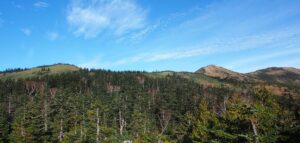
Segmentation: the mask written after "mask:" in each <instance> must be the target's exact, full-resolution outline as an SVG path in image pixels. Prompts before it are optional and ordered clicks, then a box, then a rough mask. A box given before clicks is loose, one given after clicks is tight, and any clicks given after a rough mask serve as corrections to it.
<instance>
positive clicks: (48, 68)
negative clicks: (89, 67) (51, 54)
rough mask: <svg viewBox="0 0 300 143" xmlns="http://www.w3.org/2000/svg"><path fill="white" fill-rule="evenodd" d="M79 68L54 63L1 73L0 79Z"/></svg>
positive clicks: (33, 75)
mask: <svg viewBox="0 0 300 143" xmlns="http://www.w3.org/2000/svg"><path fill="white" fill-rule="evenodd" d="M78 70H79V68H78V67H76V66H74V65H69V64H55V65H49V66H41V67H36V68H32V69H28V70H24V71H18V72H12V73H1V74H0V79H17V78H30V77H37V76H43V75H47V74H58V73H64V72H72V71H78Z"/></svg>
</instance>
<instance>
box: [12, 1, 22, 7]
mask: <svg viewBox="0 0 300 143" xmlns="http://www.w3.org/2000/svg"><path fill="white" fill-rule="evenodd" d="M11 4H12V5H13V7H15V8H18V9H21V8H23V6H22V5H20V4H16V3H15V2H14V1H12V2H11Z"/></svg>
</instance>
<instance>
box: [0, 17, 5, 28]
mask: <svg viewBox="0 0 300 143" xmlns="http://www.w3.org/2000/svg"><path fill="white" fill-rule="evenodd" d="M3 22H4V20H3V19H2V18H0V27H1V26H2V24H3Z"/></svg>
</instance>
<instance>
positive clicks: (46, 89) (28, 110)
mask: <svg viewBox="0 0 300 143" xmlns="http://www.w3.org/2000/svg"><path fill="white" fill-rule="evenodd" d="M221 69H222V70H223V69H224V68H221ZM296 70H297V71H299V70H298V69H296ZM212 71H213V72H215V73H224V72H223V71H222V72H220V71H219V70H218V69H213V70H210V72H212ZM224 71H226V76H225V77H223V76H222V77H221V78H220V77H218V76H210V75H207V74H204V73H202V72H195V73H190V72H173V71H165V72H139V71H122V72H114V71H109V70H96V69H90V70H89V69H81V68H78V67H76V66H73V65H66V64H57V65H52V66H42V67H37V68H32V69H24V70H20V69H18V70H15V71H14V70H9V71H7V72H2V73H0V142H3V143H8V142H16V143H19V142H20V143H21V142H22V143H23V142H25V143H35V142H36V143H42V142H66V143H67V142H70V143H73V142H86V143H89V142H103V143H120V142H124V141H132V142H134V143H154V142H158V143H162V142H163V143H171V142H172V143H173V142H182V143H198V142H199V143H200V142H201V143H202V142H204V143H206V142H220V143H221V142H224V143H227V142H241V143H242V142H245V143H248V142H255V143H259V142H261V143H262V142H263V143H264V142H266V143H268V142H280V143H283V142H289V143H293V142H294V143H296V142H298V141H299V140H300V115H299V114H300V92H299V89H298V88H297V87H299V85H300V84H299V83H298V81H297V80H298V79H299V76H300V74H298V73H297V72H295V73H294V72H293V74H289V72H286V74H284V76H282V75H280V77H281V79H282V80H283V81H285V82H275V81H274V80H273V78H276V79H277V77H274V76H277V75H270V77H266V76H264V75H263V74H260V73H256V74H240V73H236V72H234V73H233V74H234V76H231V74H232V73H231V72H228V71H229V70H227V69H225V70H224ZM227 73H228V74H227ZM237 76H238V77H237ZM285 76H286V77H292V78H286V77H285ZM240 77H243V79H242V80H241V78H240ZM284 79H286V80H284ZM275 89H276V90H275ZM275 91H276V92H275Z"/></svg>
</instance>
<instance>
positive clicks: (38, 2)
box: [33, 1, 49, 8]
mask: <svg viewBox="0 0 300 143" xmlns="http://www.w3.org/2000/svg"><path fill="white" fill-rule="evenodd" d="M33 6H34V7H36V8H46V7H48V6H49V4H48V3H46V2H43V1H37V2H36V3H34V4H33Z"/></svg>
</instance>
